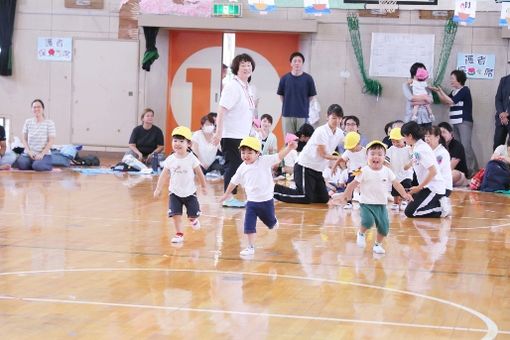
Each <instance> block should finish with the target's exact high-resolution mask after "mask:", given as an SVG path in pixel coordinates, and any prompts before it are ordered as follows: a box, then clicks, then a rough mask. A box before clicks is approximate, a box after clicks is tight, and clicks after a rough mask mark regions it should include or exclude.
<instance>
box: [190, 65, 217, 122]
mask: <svg viewBox="0 0 510 340" xmlns="http://www.w3.org/2000/svg"><path fill="white" fill-rule="evenodd" d="M186 81H187V82H188V83H191V129H192V130H193V131H195V130H198V129H200V118H201V117H202V116H204V115H206V114H208V113H209V111H210V109H211V69H208V68H188V69H187V70H186Z"/></svg>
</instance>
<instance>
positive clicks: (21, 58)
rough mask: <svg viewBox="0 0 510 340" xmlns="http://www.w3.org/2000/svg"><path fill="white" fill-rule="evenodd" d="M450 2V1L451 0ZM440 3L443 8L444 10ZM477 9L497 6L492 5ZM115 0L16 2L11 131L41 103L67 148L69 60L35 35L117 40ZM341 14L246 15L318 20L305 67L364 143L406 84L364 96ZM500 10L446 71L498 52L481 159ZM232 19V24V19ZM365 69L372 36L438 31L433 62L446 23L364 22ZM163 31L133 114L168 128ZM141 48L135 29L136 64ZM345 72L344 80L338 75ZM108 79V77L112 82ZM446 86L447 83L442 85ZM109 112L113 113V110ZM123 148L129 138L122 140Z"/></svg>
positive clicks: (9, 84)
mask: <svg viewBox="0 0 510 340" xmlns="http://www.w3.org/2000/svg"><path fill="white" fill-rule="evenodd" d="M448 1H450V2H451V3H453V2H452V1H451V0H448ZM444 4H445V2H444V1H440V5H443V6H447V5H444ZM479 4H480V6H479V7H482V8H483V6H485V7H486V8H487V7H491V6H492V7H494V8H492V7H491V8H490V9H491V10H494V9H497V5H494V4H492V3H491V2H488V1H487V2H480V3H479ZM118 12H119V1H118V0H105V8H104V9H102V10H85V9H67V8H64V1H63V0H25V1H19V2H18V12H17V16H16V24H15V33H14V70H13V76H12V77H0V115H1V116H8V117H10V118H11V120H12V131H13V133H15V134H19V131H20V130H21V127H22V124H23V122H24V120H25V119H26V118H28V117H30V116H31V113H30V102H31V101H32V100H33V99H34V98H41V99H43V100H44V102H45V103H46V106H47V108H46V113H47V115H48V117H49V118H51V119H53V120H54V121H55V122H56V124H57V133H58V134H57V140H56V142H57V143H58V144H64V143H68V142H69V141H70V136H71V115H70V108H71V102H70V101H71V94H72V90H73V89H72V87H71V84H72V79H71V77H72V72H71V70H72V63H66V62H47V61H38V60H37V58H36V43H37V38H38V37H41V36H54V37H60V36H63V37H67V36H70V37H73V38H82V39H83V38H86V39H100V40H104V39H112V40H116V39H117V32H118V22H119V19H118ZM346 13H347V12H346V11H345V10H334V11H333V14H332V15H330V16H325V17H305V15H304V14H303V10H302V9H300V8H287V9H282V8H280V9H278V10H277V12H276V13H274V14H270V15H268V16H266V17H259V16H257V15H256V14H251V13H248V12H245V13H244V14H245V17H248V18H256V19H258V20H277V19H278V20H288V19H293V20H296V19H298V20H301V19H306V20H317V21H318V24H319V25H318V32H317V33H316V34H310V35H303V36H302V38H301V44H302V46H303V51H304V52H305V55H306V56H307V61H306V67H307V69H308V70H309V72H310V73H311V74H312V75H313V76H314V78H315V81H316V83H317V89H318V98H319V100H320V102H321V105H322V107H323V108H324V109H325V108H327V106H328V105H329V104H331V103H339V104H341V105H342V106H343V107H344V109H345V111H346V113H347V114H356V115H358V116H359V117H360V118H361V124H362V126H361V130H362V132H363V133H364V134H366V135H367V137H368V138H382V132H383V126H384V124H385V123H386V122H387V121H390V120H393V119H397V118H402V117H403V105H404V103H403V97H402V94H401V84H402V82H403V81H404V79H399V78H380V79H378V80H379V81H381V83H382V85H383V87H384V94H383V96H382V97H381V98H379V100H377V98H376V97H374V96H368V95H364V94H362V93H361V89H362V81H361V79H360V75H359V71H358V68H357V64H356V61H355V58H354V55H353V51H352V47H351V43H350V37H349V33H348V29H347V24H346ZM498 17H499V13H498V12H479V13H477V21H476V23H475V25H474V26H472V27H460V28H459V31H458V34H457V38H456V41H455V45H454V49H453V51H452V55H451V57H450V63H449V65H448V68H447V70H453V69H454V67H455V62H456V61H455V60H456V54H457V52H480V53H493V54H495V55H496V77H495V78H496V79H495V80H493V81H488V80H469V81H468V83H467V85H468V86H469V87H470V88H471V91H472V93H473V97H474V118H475V131H474V134H475V136H474V144H475V145H474V148H475V151H476V152H477V154H478V155H479V161H481V163H483V162H485V161H486V160H487V159H488V158H489V155H490V153H491V145H492V135H493V129H494V127H493V125H494V122H493V115H494V95H495V92H496V88H497V85H498V80H499V78H500V77H501V76H503V75H506V74H507V72H508V64H507V60H508V40H507V39H502V38H501V28H499V27H497V26H496V25H497V18H498ZM233 20H235V19H233ZM360 22H361V25H360V30H361V34H362V41H363V49H364V55H365V64H366V67H367V68H368V63H369V52H370V37H371V33H372V32H386V33H435V34H436V49H435V51H436V58H437V57H438V55H439V51H440V47H441V46H440V44H441V39H442V31H443V25H444V22H443V21H441V20H439V21H437V20H420V19H419V18H418V12H417V11H401V12H400V18H399V19H380V18H361V19H360ZM168 44H169V42H168V31H166V30H164V29H162V30H160V32H159V35H158V40H157V47H158V50H159V54H160V58H159V59H158V60H156V62H155V63H154V64H153V66H152V69H151V72H145V71H143V70H141V69H140V71H139V72H140V73H139V93H138V105H137V106H138V107H137V108H136V110H137V112H141V110H142V109H143V108H144V107H147V106H149V107H152V108H153V109H154V110H155V112H156V124H157V125H159V126H160V127H162V128H163V127H164V126H165V114H166V91H167V84H166V79H167V73H168V50H169V46H168ZM144 50H145V41H144V39H143V31H142V30H140V56H139V58H140V60H141V58H142V55H143V52H144ZM342 71H348V72H349V73H350V77H349V78H342V77H341V76H340V73H341V72H342ZM115 76H116V75H115V74H105V77H115ZM445 84H447V83H445ZM434 110H435V111H436V113H437V116H438V118H440V119H446V113H447V110H446V108H444V107H442V106H434ZM110 114H116V113H115V112H113V113H110ZM126 143H127V141H126Z"/></svg>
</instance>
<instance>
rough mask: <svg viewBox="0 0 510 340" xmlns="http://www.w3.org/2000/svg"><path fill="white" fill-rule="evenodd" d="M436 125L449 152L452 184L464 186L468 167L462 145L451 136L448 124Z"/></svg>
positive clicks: (450, 128) (450, 127) (451, 132)
mask: <svg viewBox="0 0 510 340" xmlns="http://www.w3.org/2000/svg"><path fill="white" fill-rule="evenodd" d="M438 126H439V128H440V129H441V136H442V137H443V138H444V140H445V142H446V149H447V150H448V153H449V154H450V159H451V160H450V162H451V168H452V182H453V186H454V187H458V186H465V185H467V184H468V181H467V177H468V176H467V173H468V168H467V164H466V154H465V153H464V147H463V146H462V144H461V143H460V142H459V141H458V140H456V139H455V138H454V137H453V128H452V126H451V125H450V124H448V123H446V122H443V123H439V125H438Z"/></svg>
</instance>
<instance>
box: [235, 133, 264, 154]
mask: <svg viewBox="0 0 510 340" xmlns="http://www.w3.org/2000/svg"><path fill="white" fill-rule="evenodd" d="M242 146H247V147H249V148H250V149H253V150H255V151H257V152H260V149H262V145H261V144H260V141H259V139H258V138H256V137H244V138H243V140H242V141H241V144H239V149H240V148H241V147H242Z"/></svg>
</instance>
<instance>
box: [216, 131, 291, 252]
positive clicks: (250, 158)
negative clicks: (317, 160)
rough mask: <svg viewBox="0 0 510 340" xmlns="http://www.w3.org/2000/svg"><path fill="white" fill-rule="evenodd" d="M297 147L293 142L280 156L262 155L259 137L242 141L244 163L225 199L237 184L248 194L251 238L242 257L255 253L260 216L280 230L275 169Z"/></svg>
mask: <svg viewBox="0 0 510 340" xmlns="http://www.w3.org/2000/svg"><path fill="white" fill-rule="evenodd" d="M296 148H297V142H295V141H293V142H289V143H288V144H287V146H286V147H285V148H284V149H282V150H281V151H280V152H278V153H277V154H273V155H264V156H261V155H260V153H261V149H262V146H261V143H260V141H259V140H258V139H257V138H255V137H246V138H244V139H243V140H242V141H241V144H240V145H239V149H240V150H241V159H242V160H243V163H241V165H240V166H239V168H238V169H237V171H236V173H235V175H234V176H233V177H232V179H231V180H230V183H229V185H228V187H227V190H225V193H224V194H223V196H221V199H220V200H221V202H223V201H225V200H226V199H227V198H228V197H229V196H230V194H231V192H232V190H234V188H235V187H236V186H237V185H239V184H240V185H242V186H243V187H244V191H245V192H246V198H247V203H246V214H245V217H244V233H245V234H246V235H247V237H248V247H247V248H246V249H244V250H242V251H241V253H240V254H241V256H249V255H253V254H255V246H254V244H255V233H256V232H257V230H256V229H255V225H256V223H257V217H258V218H260V220H261V221H262V222H263V223H264V224H265V225H266V226H267V227H268V228H269V229H273V228H274V229H278V220H277V219H276V216H275V212H274V200H273V190H274V182H273V175H272V173H271V168H272V166H273V165H275V164H278V163H279V162H280V161H281V160H282V159H283V158H284V157H285V156H286V155H287V154H288V153H289V152H290V151H291V150H295V149H296Z"/></svg>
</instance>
